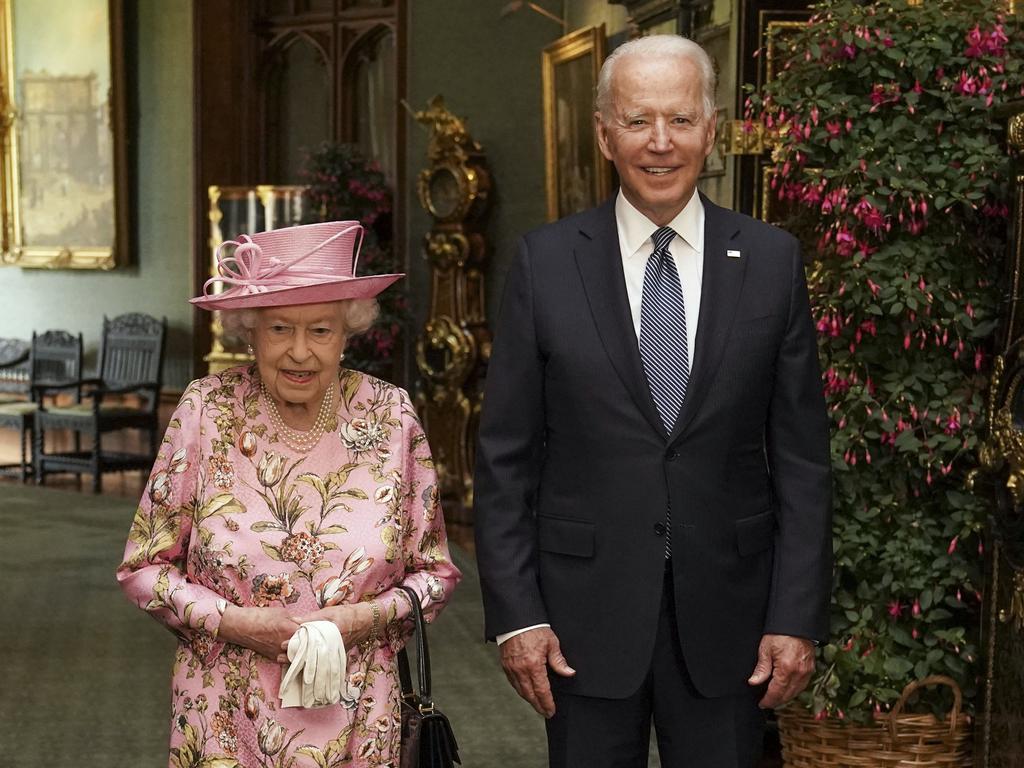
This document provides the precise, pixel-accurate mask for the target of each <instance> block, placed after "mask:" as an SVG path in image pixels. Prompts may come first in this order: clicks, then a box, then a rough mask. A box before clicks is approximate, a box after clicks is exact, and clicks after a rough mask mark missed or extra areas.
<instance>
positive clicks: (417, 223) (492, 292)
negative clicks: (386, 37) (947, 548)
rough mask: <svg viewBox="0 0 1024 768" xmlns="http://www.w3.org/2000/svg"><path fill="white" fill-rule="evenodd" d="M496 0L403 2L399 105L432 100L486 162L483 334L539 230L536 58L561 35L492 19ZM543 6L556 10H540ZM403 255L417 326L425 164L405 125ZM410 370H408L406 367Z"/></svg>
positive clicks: (422, 309) (423, 273)
mask: <svg viewBox="0 0 1024 768" xmlns="http://www.w3.org/2000/svg"><path fill="white" fill-rule="evenodd" d="M506 4H507V2H506V0H444V2H424V0H410V2H409V3H408V5H407V7H408V24H409V26H408V59H407V61H408V64H407V86H406V92H407V96H406V98H407V100H408V102H409V104H410V106H412V108H413V109H423V108H424V107H425V106H426V103H427V100H428V99H429V98H430V97H431V96H433V95H434V94H437V93H440V94H442V95H443V96H444V97H445V103H446V104H447V106H448V108H449V109H450V110H451V111H452V112H454V113H455V114H457V115H459V116H460V117H463V118H466V119H467V121H468V122H467V127H468V128H469V131H470V133H471V134H472V135H473V137H474V138H475V139H476V140H477V141H479V142H480V143H481V144H482V145H483V148H484V152H485V153H486V155H487V160H488V163H489V165H490V169H491V174H492V176H493V179H494V190H493V196H492V199H491V203H492V205H491V210H490V213H489V214H488V218H487V220H486V221H487V227H486V233H487V238H488V242H489V245H490V247H491V251H490V254H489V258H490V262H489V267H488V279H487V302H488V306H487V314H488V317H489V318H490V320H491V324H492V327H493V321H494V317H495V315H496V312H497V309H498V303H499V301H500V298H501V296H500V290H501V286H502V285H503V283H504V278H505V273H506V271H507V270H508V266H509V263H510V262H511V259H512V257H513V256H514V254H515V249H516V239H517V237H518V236H519V235H520V234H522V233H523V232H526V231H527V230H529V229H532V228H534V227H536V226H539V225H540V224H542V223H544V221H545V215H546V205H545V201H544V128H543V120H542V111H541V51H542V50H543V49H544V46H546V45H547V44H548V43H550V42H552V41H553V40H556V39H557V38H558V37H560V36H561V34H562V31H561V28H560V27H559V25H558V24H557V23H555V22H553V21H551V20H550V19H546V18H544V17H543V16H540V15H538V14H536V13H533V12H530V11H528V10H521V11H519V12H517V13H513V14H511V15H509V16H506V17H504V18H502V17H501V16H500V12H501V9H502V8H503V7H504V6H505V5H506ZM545 5H546V7H549V8H551V7H555V6H557V4H553V3H550V2H548V3H545ZM407 120H408V124H407V128H406V131H407V136H408V141H407V149H406V167H407V176H406V178H407V180H408V181H407V196H406V206H407V207H406V210H407V212H408V215H407V228H406V237H407V249H408V250H407V252H408V260H409V280H410V283H411V284H410V286H409V288H410V295H411V301H412V303H413V311H414V313H415V317H416V319H417V325H416V327H417V328H419V327H422V323H423V320H424V317H425V313H426V310H427V302H428V301H429V295H430V286H429V265H428V264H427V262H426V259H425V257H424V255H423V237H424V235H425V234H426V233H427V232H428V231H429V229H430V217H429V216H428V215H427V214H426V213H425V212H424V211H423V209H422V208H421V207H420V204H419V199H418V198H417V196H416V176H417V174H418V173H419V172H420V170H421V169H422V168H424V167H425V166H426V161H427V154H426V153H427V134H426V132H425V131H424V129H423V128H422V127H421V126H420V125H419V124H417V123H416V122H415V121H413V120H412V119H411V118H407ZM413 370H415V368H413Z"/></svg>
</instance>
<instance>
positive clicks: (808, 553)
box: [765, 240, 832, 640]
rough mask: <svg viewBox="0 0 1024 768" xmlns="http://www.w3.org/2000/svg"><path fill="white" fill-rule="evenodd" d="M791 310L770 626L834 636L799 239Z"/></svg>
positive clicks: (781, 393) (776, 427)
mask: <svg viewBox="0 0 1024 768" xmlns="http://www.w3.org/2000/svg"><path fill="white" fill-rule="evenodd" d="M790 258H791V269H792V278H791V285H790V302H789V317H788V321H787V326H786V332H785V336H784V338H783V340H782V344H781V346H780V349H779V353H778V357H777V360H776V374H775V383H774V388H773V393H772V399H771V403H770V405H769V412H768V421H767V430H766V449H767V456H768V465H769V468H770V471H771V476H772V483H773V486H774V491H775V497H776V503H777V515H778V531H777V533H776V544H775V563H774V572H773V576H772V588H771V597H770V602H769V606H768V615H767V619H766V623H765V633H767V634H781V635H793V636H797V637H806V638H809V639H813V640H824V639H826V638H827V636H828V626H829V596H830V594H831V584H832V514H831V512H832V483H831V475H830V461H831V459H830V452H829V430H828V417H827V414H826V410H825V398H824V394H823V390H822V383H821V367H820V365H819V362H818V348H817V340H816V336H815V330H814V324H813V321H812V319H811V311H810V302H809V300H808V295H807V282H806V279H805V276H804V266H803V262H802V260H801V258H800V249H799V246H798V245H797V243H796V241H795V240H793V241H792V253H791V257H790Z"/></svg>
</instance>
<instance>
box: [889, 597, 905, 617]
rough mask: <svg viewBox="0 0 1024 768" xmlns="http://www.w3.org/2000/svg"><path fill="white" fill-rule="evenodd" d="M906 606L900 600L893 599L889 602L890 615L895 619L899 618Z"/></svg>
mask: <svg viewBox="0 0 1024 768" xmlns="http://www.w3.org/2000/svg"><path fill="white" fill-rule="evenodd" d="M905 607H906V606H904V605H903V603H901V602H900V601H899V600H893V601H892V602H891V603H889V615H890V616H892V617H893V618H894V619H896V618H899V617H900V616H901V615H902V614H903V609H904V608H905Z"/></svg>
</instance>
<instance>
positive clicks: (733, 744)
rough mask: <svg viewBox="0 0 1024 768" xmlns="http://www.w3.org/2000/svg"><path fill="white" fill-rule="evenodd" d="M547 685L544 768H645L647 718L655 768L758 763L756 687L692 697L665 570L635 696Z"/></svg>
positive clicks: (732, 767) (749, 767) (739, 767)
mask: <svg viewBox="0 0 1024 768" xmlns="http://www.w3.org/2000/svg"><path fill="white" fill-rule="evenodd" d="M569 662H570V664H571V663H572V660H571V659H570V660H569ZM751 671H753V665H751ZM555 686H556V687H555V710H556V711H555V716H554V717H552V718H551V719H550V720H548V721H547V732H548V758H549V761H550V767H551V768H646V766H647V754H648V750H649V745H650V738H651V720H652V718H653V721H654V730H655V734H656V736H657V740H658V754H659V756H660V758H661V764H662V766H663V768H753V766H755V765H756V763H757V761H758V759H759V757H760V753H761V742H762V737H763V729H764V716H763V714H762V712H761V710H760V709H759V708H758V706H757V702H758V700H759V699H760V697H761V695H763V692H764V689H763V688H759V689H757V690H753V689H752V690H750V691H749V692H747V691H745V692H743V693H742V694H739V695H736V696H725V697H721V698H714V699H709V698H705V697H703V696H701V695H700V694H699V693H697V691H696V690H695V689H694V687H693V683H692V682H691V680H690V676H689V674H688V673H687V671H686V664H685V663H684V662H683V655H682V652H681V651H680V644H679V634H678V631H677V629H676V613H675V599H674V595H673V588H672V574H671V570H670V568H668V567H667V568H666V571H665V582H664V587H663V589H662V598H661V616H660V618H659V621H658V636H657V639H656V640H655V643H654V656H653V658H652V660H651V667H650V671H649V672H648V673H647V677H646V679H645V680H644V682H643V684H641V686H640V688H639V690H637V692H636V693H634V694H633V695H632V696H629V697H628V698H625V699H598V698H593V697H589V696H574V695H570V694H566V693H563V692H560V691H559V690H558V689H557V682H555Z"/></svg>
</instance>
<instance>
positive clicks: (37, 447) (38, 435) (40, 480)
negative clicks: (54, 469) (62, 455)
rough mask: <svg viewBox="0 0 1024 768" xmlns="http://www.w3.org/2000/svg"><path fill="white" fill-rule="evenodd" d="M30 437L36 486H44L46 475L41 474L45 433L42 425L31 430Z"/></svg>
mask: <svg viewBox="0 0 1024 768" xmlns="http://www.w3.org/2000/svg"><path fill="white" fill-rule="evenodd" d="M33 432H34V434H33V435H32V448H33V450H32V468H33V469H34V470H35V476H36V485H45V484H46V473H45V472H43V456H44V454H43V445H44V443H45V433H44V431H43V427H42V425H40V426H38V427H36V428H35V430H33Z"/></svg>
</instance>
